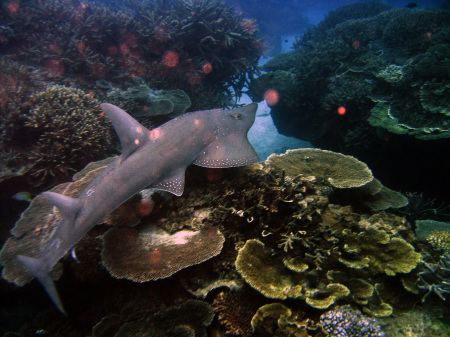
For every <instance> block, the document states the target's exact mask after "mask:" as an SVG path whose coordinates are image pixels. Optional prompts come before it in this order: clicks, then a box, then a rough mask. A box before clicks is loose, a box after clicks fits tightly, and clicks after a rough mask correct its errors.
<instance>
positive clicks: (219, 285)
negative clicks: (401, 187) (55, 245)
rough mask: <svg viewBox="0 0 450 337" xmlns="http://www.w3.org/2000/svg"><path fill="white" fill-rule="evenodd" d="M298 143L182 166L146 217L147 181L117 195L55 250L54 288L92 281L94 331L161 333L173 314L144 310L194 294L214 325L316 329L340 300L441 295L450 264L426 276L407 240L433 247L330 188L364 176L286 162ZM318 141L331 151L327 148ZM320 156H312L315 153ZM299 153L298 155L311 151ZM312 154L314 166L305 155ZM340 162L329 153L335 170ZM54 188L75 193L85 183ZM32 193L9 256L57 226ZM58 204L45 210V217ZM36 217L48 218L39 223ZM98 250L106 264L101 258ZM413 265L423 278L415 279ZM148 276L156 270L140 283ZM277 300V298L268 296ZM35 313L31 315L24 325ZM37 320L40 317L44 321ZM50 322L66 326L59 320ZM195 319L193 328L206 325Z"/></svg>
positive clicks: (389, 309)
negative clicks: (175, 187) (81, 233)
mask: <svg viewBox="0 0 450 337" xmlns="http://www.w3.org/2000/svg"><path fill="white" fill-rule="evenodd" d="M295 153H296V151H292V152H290V153H288V154H285V155H282V156H278V157H275V156H273V157H272V158H270V159H268V160H267V161H266V162H264V163H258V164H253V165H250V166H248V167H244V168H236V169H230V170H223V172H221V174H220V176H219V178H218V179H214V180H213V181H211V180H209V177H210V173H208V172H207V170H206V169H204V168H201V167H190V168H189V172H188V174H187V175H186V193H185V194H184V195H183V196H182V197H179V198H175V197H172V196H170V195H166V194H159V193H158V194H156V195H152V202H153V203H154V204H153V205H152V211H151V213H150V214H146V217H144V218H142V215H141V217H139V216H136V215H135V214H133V213H134V212H136V210H137V209H138V205H139V202H140V201H141V200H143V199H142V198H147V199H148V198H149V196H148V193H143V194H142V195H138V196H137V197H136V199H135V200H131V201H130V204H129V205H125V206H123V207H125V208H124V209H123V210H122V212H117V213H116V214H113V215H110V216H109V217H108V218H107V219H106V220H105V221H104V222H105V223H106V224H107V225H105V224H103V225H101V226H98V227H96V228H95V229H93V230H92V231H91V232H90V233H88V234H87V235H86V237H85V238H84V239H83V240H81V241H80V243H79V244H78V245H77V247H76V249H75V251H74V254H73V255H74V257H76V258H77V259H78V262H76V261H72V260H69V259H63V260H62V263H63V264H64V265H65V268H64V269H65V271H66V272H65V273H64V275H63V277H62V278H60V280H59V281H58V282H59V283H63V284H65V285H68V287H67V288H66V287H64V288H63V287H61V288H60V289H61V290H62V289H69V288H70V289H74V290H73V292H74V293H75V294H79V293H80V292H81V289H82V288H84V287H86V286H88V287H90V288H93V289H92V290H91V292H90V293H89V292H88V294H92V293H95V296H96V300H95V303H94V304H93V308H92V313H93V316H92V317H93V318H92V319H91V322H90V323H89V324H90V325H89V324H87V325H85V326H86V327H88V328H89V329H92V328H93V327H94V326H96V328H95V330H96V331H95V334H97V333H98V335H99V336H101V335H102V334H103V335H104V334H105V333H106V334H109V335H111V336H114V335H117V336H122V335H126V334H128V335H130V334H133V333H139V334H142V335H144V336H145V335H148V334H152V333H153V334H154V335H157V336H158V335H160V334H161V333H162V331H163V330H164V329H169V330H170V328H169V327H167V326H166V325H164V324H163V325H161V324H160V322H159V321H160V320H166V318H164V319H163V318H162V317H168V316H157V317H159V318H158V319H155V320H154V319H153V318H152V317H156V316H154V315H155V314H156V313H157V312H160V313H163V312H165V311H167V310H169V311H170V310H172V309H170V308H174V307H179V306H180V305H183V303H186V301H189V300H192V299H193V298H201V299H202V300H203V301H204V302H203V304H205V305H206V303H210V304H211V303H212V306H213V308H214V311H215V312H216V314H217V321H216V324H215V326H214V327H211V331H214V333H222V334H223V333H226V334H228V335H236V336H251V335H252V334H253V335H254V334H258V335H260V336H273V335H276V336H278V335H279V336H289V335H292V334H295V333H297V335H299V336H302V337H303V336H305V337H306V336H308V335H310V336H314V337H324V336H325V332H324V331H322V329H321V328H320V327H319V316H320V315H321V314H322V313H324V312H325V311H326V310H328V309H331V310H333V309H335V308H336V307H335V306H336V305H351V306H352V307H358V308H359V309H360V310H361V311H362V312H364V314H365V315H370V316H374V317H377V319H378V317H382V316H391V315H398V314H403V313H406V312H409V311H410V310H411V309H412V308H413V307H414V305H415V304H416V303H418V302H420V301H421V299H422V298H423V296H424V295H425V294H426V293H427V292H428V291H429V290H430V289H431V293H434V292H435V291H441V293H442V294H444V295H446V293H444V292H445V291H446V288H445V284H444V283H442V280H441V279H440V278H439V277H442V278H443V279H445V277H446V273H447V271H446V268H447V267H446V266H444V265H441V266H440V267H439V268H435V267H436V266H435V265H436V264H437V260H434V258H435V256H432V258H427V259H426V263H428V264H429V266H431V267H433V266H434V269H433V270H430V271H429V273H425V274H423V273H424V272H426V268H427V267H426V265H423V264H421V263H420V261H419V260H420V254H419V253H418V250H417V251H416V249H417V248H416V247H414V246H413V244H417V243H418V242H419V246H418V247H420V249H421V250H423V249H430V247H431V246H430V245H428V244H426V242H424V241H418V240H415V237H414V234H413V231H412V229H411V227H410V226H409V224H408V223H407V222H406V221H405V219H404V218H402V217H400V216H398V215H394V214H392V213H389V212H388V211H386V212H384V211H374V210H372V209H370V208H369V207H366V208H362V207H361V206H360V204H359V203H358V204H354V200H355V199H354V198H353V199H351V198H349V199H345V198H335V193H336V192H337V191H348V190H358V189H359V188H345V189H342V188H337V187H334V186H332V185H331V184H330V182H329V180H327V179H324V178H322V176H324V177H329V175H326V174H324V172H323V171H321V170H320V169H318V170H317V177H316V178H314V177H312V175H314V174H315V173H314V170H313V171H311V172H309V171H306V172H305V173H304V174H303V173H302V172H298V171H296V170H295V161H292V160H291V159H292V154H295ZM318 153H319V154H320V153H322V152H321V151H319V152H318ZM325 153H326V156H330V158H333V157H332V155H333V154H332V153H330V152H329V151H325ZM314 155H315V153H313V154H312V155H311V159H312V158H316V157H315V156H314ZM306 157H307V156H305V157H303V159H302V160H305V161H306V159H305V158H306ZM327 158H328V157H327ZM337 158H339V160H337V161H336V162H337V163H341V162H342V161H344V160H349V161H351V162H352V163H356V164H355V165H356V166H357V167H361V168H362V169H361V170H360V172H361V174H362V175H363V176H365V175H366V174H367V173H368V172H370V170H368V168H367V166H366V165H364V164H363V163H360V162H358V161H356V160H355V159H354V158H346V157H341V156H337ZM283 161H285V163H284V162H283ZM306 162H307V161H306ZM330 162H333V160H332V159H331V160H330ZM311 163H314V165H317V164H318V162H316V161H313V160H311ZM358 163H359V164H358ZM101 165H102V164H100V165H99V166H98V164H93V165H91V166H89V167H87V168H86V169H85V170H83V172H81V173H80V174H77V175H76V176H75V179H78V180H77V181H76V182H75V183H72V184H76V183H77V182H79V181H82V180H83V178H82V177H81V176H83V175H85V177H88V176H89V175H90V174H92V176H93V175H95V173H96V172H97V173H98V171H100V170H101ZM344 166H345V165H344ZM317 167H318V168H321V167H322V168H323V167H324V165H318V166H317ZM352 167H353V166H352ZM289 168H290V169H291V171H289V170H287V169H289ZM334 170H335V168H334V167H333V165H329V171H330V172H333V171H334ZM354 171H355V172H356V171H357V169H354ZM90 172H91V173H90ZM325 173H326V172H325ZM355 176H357V174H355ZM370 177H371V176H370ZM352 179H353V178H352ZM363 180H364V179H363ZM365 180H371V179H368V178H367V179H365ZM337 181H339V180H337ZM352 181H353V180H352ZM371 181H373V180H371ZM366 185H370V184H369V183H366ZM366 185H364V186H366ZM369 187H370V188H369ZM57 188H62V189H66V191H69V190H70V191H76V190H79V189H80V188H81V187H77V186H75V185H61V186H58V187H57ZM368 189H369V190H370V191H372V192H371V193H375V194H376V193H377V192H379V191H380V190H382V185H381V183H379V182H374V185H373V186H368ZM360 193H361V192H360ZM367 193H369V192H367ZM147 199H146V200H147ZM39 200H40V199H39V197H37V198H36V199H35V200H34V201H33V202H32V205H31V206H30V208H29V209H28V210H27V211H26V212H25V213H24V214H25V215H28V219H29V220H27V222H26V226H25V227H23V228H22V229H16V230H15V231H17V230H20V231H22V232H23V234H24V235H22V236H21V237H20V238H19V237H12V238H10V241H11V242H13V245H11V244H7V245H6V246H5V248H4V249H3V251H5V252H9V253H8V254H9V256H10V258H11V257H13V256H14V255H15V254H16V252H15V251H14V250H13V251H11V247H12V246H16V247H20V246H21V245H22V244H23V243H24V242H26V241H30V238H31V240H34V241H33V242H35V243H36V244H38V241H39V240H43V239H45V238H44V237H43V236H39V235H40V233H41V232H45V233H49V232H51V224H47V223H46V222H42V221H41V220H40V219H41V218H39V217H38V216H39V212H37V211H38V210H39V209H41V207H38V206H39V205H40V206H45V205H43V202H42V200H41V204H39V205H38V202H39ZM133 205H134V206H133ZM33 209H34V211H33ZM52 212H53V209H52V208H48V209H47V210H46V209H45V208H44V209H43V212H42V214H41V215H43V216H44V217H46V216H47V215H48V214H49V213H52ZM33 214H34V215H33ZM139 214H140V213H139ZM30 215H32V216H31V217H30ZM34 216H36V217H35V218H33V217H34ZM56 216H57V214H53V215H52V217H46V219H47V218H48V219H49V220H50V221H51V220H52V219H54V218H55V217H56ZM30 219H35V220H36V221H32V220H30ZM22 223H23V221H22ZM136 223H137V224H136ZM38 224H39V226H41V225H42V226H43V227H45V230H37V231H36V226H37V225H38ZM111 225H113V226H114V227H112V228H111V227H110V226H111ZM39 228H40V227H39ZM47 228H48V230H47ZM219 231H220V232H219ZM31 233H32V234H31ZM45 233H43V234H42V235H44V236H45V235H46V234H45ZM220 233H223V234H220ZM8 247H9V248H8ZM211 247H212V248H211ZM186 248H189V249H187V250H186ZM3 251H2V254H1V255H2V256H3V254H4V253H3ZM102 251H103V252H102ZM205 251H206V253H208V254H207V255H208V256H207V257H206V258H205V259H207V258H210V257H212V256H214V255H216V254H218V253H219V252H220V254H218V255H217V256H216V257H215V258H211V259H209V260H208V261H205V262H202V261H203V260H205V259H203V258H202V259H200V260H199V259H198V257H199V256H200V254H199V252H200V253H202V254H203V253H204V252H205ZM19 253H20V252H19ZM5 254H6V253H5ZM203 256H205V255H203ZM422 256H425V255H423V254H422ZM102 258H103V265H104V266H106V267H107V269H108V271H109V274H108V273H107V271H106V270H105V268H102V267H103V266H102V263H101V262H102ZM12 260H13V261H14V259H12ZM200 262H202V263H200ZM2 263H3V262H2ZM196 263H198V264H196ZM5 265H6V267H5V268H4V275H3V276H4V277H5V278H7V279H8V280H10V282H15V283H16V284H18V285H21V284H25V283H26V282H28V281H29V280H30V279H29V278H27V277H29V275H24V274H21V271H20V269H17V268H15V269H14V265H9V266H8V265H7V264H5ZM188 266H189V268H187V267H188ZM16 267H17V266H16ZM114 268H116V269H114ZM180 269H182V270H180ZM5 270H6V273H5ZM436 270H438V271H437V272H435V273H434V271H436ZM172 274H173V275H172ZM419 274H420V275H421V276H419ZM15 275H16V276H17V277H15ZM111 275H113V276H114V277H111ZM169 276H170V277H169ZM117 277H120V278H127V279H128V280H132V281H136V282H129V281H128V280H117V279H116V278H117ZM421 277H422V278H423V279H424V280H425V281H426V282H427V283H420V282H419V281H418V280H419V279H420V278H421ZM159 278H164V279H159ZM157 279H159V280H157ZM149 280H154V281H152V282H146V281H149ZM416 281H417V282H416ZM161 294H164V296H161ZM62 295H63V296H65V295H64V292H62ZM85 296H89V295H85ZM433 297H435V296H433ZM433 297H432V298H433ZM273 298H276V299H279V300H284V302H283V304H282V305H281V304H273V303H272V302H273V300H272V299H273ZM249 299H251V300H249ZM67 302H68V308H67V309H68V311H70V312H71V313H73V315H72V314H71V317H77V316H78V315H81V312H85V310H86V308H85V304H83V302H84V301H83V300H80V301H76V300H74V301H67ZM203 304H201V305H202V306H203ZM271 304H273V305H271ZM208 305H209V304H208ZM208 305H206V306H208ZM99 308H102V309H99ZM168 308H169V309H168ZM191 311H192V312H194V311H195V310H194V309H191ZM94 312H95V314H94ZM202 312H203V311H202ZM113 314H114V315H118V316H111V315H113ZM177 315H178V314H177ZM180 315H181V314H180ZM183 315H184V314H183ZM355 315H356V314H355ZM50 316H51V315H50V313H48V314H47V317H49V318H50ZM175 316H176V315H175ZM184 316H186V315H184ZM206 316H208V315H206ZM206 316H205V317H206ZM356 316H358V315H356ZM189 317H191V316H189ZM202 317H203V316H202ZM358 317H360V316H358ZM361 317H362V316H361ZM102 318H104V321H103V322H101V321H102ZM252 318H254V320H253V326H252V324H251V322H252ZM364 319H366V318H364ZM167 321H168V322H169V321H170V320H169V318H167ZM193 321H195V320H194V319H190V318H189V320H185V321H183V322H182V323H177V322H172V321H170V322H171V323H170V324H172V328H173V329H175V330H173V333H174V334H179V335H189V334H190V335H192V333H193V332H192V329H193V327H194V326H197V325H195V324H193V323H192V322H193ZM52 322H53V321H52ZM149 322H151V324H149ZM37 324H38V323H37V321H34V322H33V324H31V325H29V326H30V327H34V326H36V325H37ZM39 324H41V325H40V326H46V327H47V324H49V323H45V324H44V325H42V323H39ZM51 326H52V327H53V326H64V327H68V326H69V325H68V324H67V322H65V323H64V322H62V321H61V322H58V323H54V322H53V323H52V325H51ZM49 329H53V328H50V327H49ZM195 329H196V328H195ZM202 329H204V327H200V332H198V333H200V334H202V332H201V331H204V330H202ZM75 330H76V331H82V329H81V328H80V329H75ZM75 330H74V331H75ZM52 331H54V330H52ZM105 331H106V332H105ZM171 331H172V330H171ZM196 331H198V330H196ZM93 333H94V332H93ZM328 333H329V334H330V332H328ZM78 335H79V336H82V335H86V333H84V334H83V333H81V332H80V333H79V334H78ZM78 335H76V336H78Z"/></svg>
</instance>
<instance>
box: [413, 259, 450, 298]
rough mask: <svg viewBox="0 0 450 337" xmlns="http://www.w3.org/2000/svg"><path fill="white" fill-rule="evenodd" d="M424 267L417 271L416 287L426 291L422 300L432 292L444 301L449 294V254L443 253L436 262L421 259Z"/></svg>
mask: <svg viewBox="0 0 450 337" xmlns="http://www.w3.org/2000/svg"><path fill="white" fill-rule="evenodd" d="M423 265H424V267H425V269H424V270H423V271H421V272H420V273H418V279H417V287H418V288H419V289H421V290H423V291H426V293H425V295H424V296H423V297H422V302H425V300H426V299H427V298H428V296H429V295H430V294H432V293H434V294H436V295H437V296H438V297H439V298H440V299H441V300H443V301H445V300H446V299H447V297H448V294H450V284H449V282H448V280H449V278H450V254H448V253H447V254H443V255H442V256H441V257H440V258H439V261H437V263H432V262H431V263H427V262H425V261H423Z"/></svg>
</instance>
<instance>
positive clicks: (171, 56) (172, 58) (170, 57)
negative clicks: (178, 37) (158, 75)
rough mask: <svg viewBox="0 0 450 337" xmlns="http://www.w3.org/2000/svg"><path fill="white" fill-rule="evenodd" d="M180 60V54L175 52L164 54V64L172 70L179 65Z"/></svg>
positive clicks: (170, 51)
mask: <svg viewBox="0 0 450 337" xmlns="http://www.w3.org/2000/svg"><path fill="white" fill-rule="evenodd" d="M179 60H180V58H179V56H178V54H177V53H176V52H174V51H173V50H169V51H167V52H165V53H164V55H163V62H164V64H165V65H166V66H168V67H170V68H172V67H175V66H176V65H177V64H178V61H179Z"/></svg>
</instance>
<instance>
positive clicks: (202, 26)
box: [0, 0, 262, 110]
mask: <svg viewBox="0 0 450 337" xmlns="http://www.w3.org/2000/svg"><path fill="white" fill-rule="evenodd" d="M246 20H247V21H246ZM0 21H1V22H2V27H3V28H2V29H3V30H4V29H7V30H11V31H13V35H12V36H10V37H9V39H8V43H7V47H8V48H7V49H6V48H2V49H3V51H4V52H6V53H7V54H8V55H12V56H14V57H17V58H18V59H19V60H21V61H22V60H24V61H25V60H26V61H27V62H28V63H30V64H34V65H38V66H40V67H42V69H43V73H44V74H45V76H46V77H47V78H48V79H49V80H52V81H58V82H63V83H66V82H68V81H72V82H73V81H75V82H77V83H78V84H79V85H83V86H88V87H90V89H91V90H95V87H92V86H91V85H90V84H89V82H92V81H94V80H98V79H107V80H108V81H111V82H113V83H115V84H116V85H121V84H123V83H125V82H127V81H129V80H131V79H132V78H134V77H136V76H139V77H142V78H143V79H144V80H146V82H148V83H149V85H150V87H152V88H156V89H181V90H184V91H185V92H186V93H187V94H188V96H189V97H191V98H193V108H194V109H195V110H198V109H200V108H212V107H213V106H218V105H220V106H223V105H226V104H227V103H228V101H229V100H230V99H231V93H230V92H228V88H229V87H230V86H231V87H233V89H234V91H235V93H236V94H239V93H240V92H241V91H242V89H243V87H244V86H246V85H247V84H248V81H249V80H251V78H252V77H253V76H254V74H256V73H257V72H258V70H257V68H256V65H257V61H258V58H259V56H260V55H261V49H262V42H261V40H260V38H259V33H258V29H257V26H256V24H255V23H254V22H253V21H248V19H244V18H242V17H241V16H240V15H238V14H236V12H235V11H234V9H233V8H232V7H229V6H226V5H225V4H224V3H222V2H220V1H215V0H214V1H210V0H195V1H183V0H175V1H170V2H167V1H162V0H158V1H140V2H137V1H124V2H123V3H122V7H121V8H120V10H116V9H114V7H106V6H104V5H101V4H97V3H93V2H92V3H91V2H83V3H79V2H67V1H64V0H57V1H52V2H38V3H35V2H34V1H22V2H20V7H19V8H18V10H17V11H15V12H14V13H11V12H10V11H8V8H7V6H2V8H1V9H0ZM250 22H252V23H250ZM251 27H254V28H253V29H251Z"/></svg>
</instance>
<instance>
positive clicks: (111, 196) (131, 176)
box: [17, 103, 259, 314]
mask: <svg viewBox="0 0 450 337" xmlns="http://www.w3.org/2000/svg"><path fill="white" fill-rule="evenodd" d="M100 106H101V108H102V109H103V111H104V113H105V115H106V116H108V118H109V119H110V120H111V122H112V124H113V126H114V129H115V131H116V132H117V135H118V136H119V139H120V143H121V146H122V154H121V155H120V156H118V157H117V158H116V159H115V160H114V161H113V162H111V164H110V165H109V166H107V167H106V168H105V169H104V170H103V171H102V172H101V173H100V174H99V175H98V176H97V177H96V178H95V179H94V180H93V181H92V182H91V183H90V184H89V185H88V186H87V187H86V189H85V190H84V191H83V192H82V193H81V194H80V196H79V197H78V198H70V197H67V196H64V195H62V194H58V193H54V192H43V193H42V196H43V197H44V198H45V199H46V200H47V201H48V202H50V203H51V204H53V205H54V206H56V207H57V208H58V209H59V211H60V212H61V214H62V218H61V220H60V222H59V223H58V225H57V226H56V229H55V230H54V232H53V233H52V234H51V238H50V239H49V240H48V242H47V243H46V244H45V246H43V247H42V248H41V254H40V257H39V258H31V257H27V256H22V255H18V256H17V259H18V260H19V261H20V262H21V263H22V264H24V265H25V267H26V268H27V269H28V270H29V271H30V272H31V274H32V275H33V276H34V277H36V278H37V279H38V280H39V282H40V283H41V284H42V286H43V287H44V288H45V290H46V292H47V293H48V295H49V296H50V298H51V299H52V300H53V302H54V303H55V305H56V306H57V307H58V309H59V310H60V311H61V312H62V313H64V314H66V313H65V311H64V308H63V305H62V302H61V300H60V298H59V295H58V292H57V290H56V287H55V284H54V283H53V280H52V279H51V277H50V271H51V269H52V267H53V266H54V265H55V264H56V263H57V262H58V261H59V260H60V259H61V258H62V257H63V256H64V255H65V254H66V253H67V251H69V250H70V249H72V247H73V246H74V245H75V244H76V243H77V242H78V241H79V240H80V239H81V238H82V237H83V236H84V235H85V234H86V233H87V232H88V231H89V230H90V229H91V228H92V227H94V226H95V225H96V224H97V223H98V222H99V221H101V220H102V219H103V218H104V217H106V216H107V215H108V214H109V213H111V212H112V211H113V210H115V209H116V208H117V207H118V206H120V205H121V204H122V203H123V202H125V201H126V200H127V199H129V198H130V197H131V196H133V195H134V194H136V193H137V192H139V191H140V190H142V189H144V188H154V189H158V190H162V191H167V192H171V193H173V194H175V195H176V196H180V195H182V194H183V190H184V176H185V170H186V168H187V166H188V165H190V164H192V163H193V164H196V165H199V166H204V167H213V168H221V167H223V168H225V167H236V166H244V165H247V164H251V163H255V162H258V161H259V158H258V155H257V154H256V152H255V150H254V149H253V148H252V146H251V145H250V143H249V141H248V139H247V132H248V130H249V129H250V127H251V126H252V124H253V122H254V121H255V114H256V109H257V104H256V103H252V104H249V105H247V106H245V107H242V108H238V109H235V110H229V111H226V110H205V111H196V112H191V113H187V114H184V115H182V116H180V117H177V118H175V119H172V120H170V121H168V122H167V123H165V124H163V125H161V126H160V127H158V128H156V129H153V130H151V131H150V130H148V129H146V128H145V127H144V126H142V125H141V124H139V123H138V122H137V121H136V120H135V119H134V118H133V117H131V116H130V115H128V114H127V113H126V112H125V111H123V110H122V109H120V108H118V107H116V106H114V105H112V104H108V103H103V104H101V105H100Z"/></svg>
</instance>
